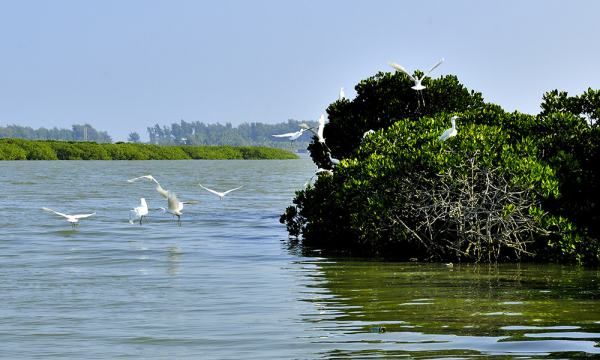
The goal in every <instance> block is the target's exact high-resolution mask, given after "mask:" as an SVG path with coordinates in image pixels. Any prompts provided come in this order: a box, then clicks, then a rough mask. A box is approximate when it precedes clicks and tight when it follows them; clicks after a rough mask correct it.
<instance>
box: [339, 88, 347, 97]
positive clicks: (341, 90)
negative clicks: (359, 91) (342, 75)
mask: <svg viewBox="0 0 600 360" xmlns="http://www.w3.org/2000/svg"><path fill="white" fill-rule="evenodd" d="M345 98H346V93H345V92H344V88H343V87H342V88H340V95H339V97H338V100H344V99H345Z"/></svg>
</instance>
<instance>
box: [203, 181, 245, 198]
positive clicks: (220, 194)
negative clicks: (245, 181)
mask: <svg viewBox="0 0 600 360" xmlns="http://www.w3.org/2000/svg"><path fill="white" fill-rule="evenodd" d="M198 186H200V187H201V188H203V189H204V190H206V191H208V192H211V193H213V194H215V195H217V196H218V197H219V198H220V199H221V200H223V198H224V197H225V195H227V194H229V193H230V192H232V191H236V190H239V189H241V188H243V187H244V185H242V186H239V187H236V188H235V189H231V190H227V191H224V192H219V191H215V190H212V189H209V188H207V187H204V186H203V185H202V184H198Z"/></svg>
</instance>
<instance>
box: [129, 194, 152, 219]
mask: <svg viewBox="0 0 600 360" xmlns="http://www.w3.org/2000/svg"><path fill="white" fill-rule="evenodd" d="M146 215H148V204H147V203H146V199H144V198H140V206H137V207H134V208H133V209H132V210H129V223H130V224H133V221H134V220H140V225H142V219H143V218H144V216H146Z"/></svg>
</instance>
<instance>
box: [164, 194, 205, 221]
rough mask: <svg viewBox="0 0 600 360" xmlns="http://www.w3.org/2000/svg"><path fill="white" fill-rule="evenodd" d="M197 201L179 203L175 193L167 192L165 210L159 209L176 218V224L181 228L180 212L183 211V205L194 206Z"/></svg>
mask: <svg viewBox="0 0 600 360" xmlns="http://www.w3.org/2000/svg"><path fill="white" fill-rule="evenodd" d="M196 203H198V202H197V201H179V199H178V198H177V195H175V193H173V192H171V191H169V192H168V195H167V209H165V208H160V209H161V210H162V211H163V212H169V213H171V214H173V215H175V216H177V224H179V225H180V226H181V215H183V213H182V212H181V211H182V210H183V205H184V204H196Z"/></svg>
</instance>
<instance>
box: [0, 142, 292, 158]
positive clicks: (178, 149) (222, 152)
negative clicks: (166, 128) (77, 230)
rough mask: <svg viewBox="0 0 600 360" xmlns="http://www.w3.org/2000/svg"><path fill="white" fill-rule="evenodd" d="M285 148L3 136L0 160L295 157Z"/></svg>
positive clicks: (0, 146)
mask: <svg viewBox="0 0 600 360" xmlns="http://www.w3.org/2000/svg"><path fill="white" fill-rule="evenodd" d="M296 158H297V157H296V155H295V154H293V153H291V152H289V151H287V150H282V149H273V148H267V147H259V146H243V147H234V146H160V145H147V144H133V143H116V144H97V143H94V142H66V141H30V140H22V139H0V160H57V159H59V160H186V159H296Z"/></svg>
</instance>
